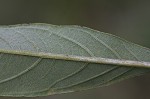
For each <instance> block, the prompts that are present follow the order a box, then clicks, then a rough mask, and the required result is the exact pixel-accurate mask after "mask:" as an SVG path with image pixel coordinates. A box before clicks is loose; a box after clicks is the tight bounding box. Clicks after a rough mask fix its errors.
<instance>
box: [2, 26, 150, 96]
mask: <svg viewBox="0 0 150 99" xmlns="http://www.w3.org/2000/svg"><path fill="white" fill-rule="evenodd" d="M0 53H2V54H1V59H0V72H1V75H0V95H1V96H43V95H49V94H58V93H64V92H70V91H78V90H85V89H89V88H95V87H100V86H105V85H107V84H110V83H112V82H116V81H120V80H122V79H125V78H129V77H130V76H137V75H141V74H143V73H147V72H149V67H150V63H149V62H150V58H149V57H150V50H149V49H147V48H144V47H141V46H139V45H136V44H133V43H130V42H127V41H125V40H123V39H120V38H118V37H116V36H113V35H111V34H107V33H103V32H99V31H95V30H92V29H89V28H85V27H79V26H55V25H47V24H30V25H19V26H18V25H17V26H7V27H0ZM138 66H140V68H139V67H138ZM16 83H17V85H16Z"/></svg>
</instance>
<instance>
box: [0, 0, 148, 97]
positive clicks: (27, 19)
mask: <svg viewBox="0 0 150 99" xmlns="http://www.w3.org/2000/svg"><path fill="white" fill-rule="evenodd" d="M22 23H49V24H56V25H63V24H67V25H70V24H75V25H81V26H87V27H90V28H93V29H96V30H100V31H104V32H108V33H112V34H115V35H118V36H120V37H122V38H125V39H126V40H128V41H132V42H134V43H137V44H140V45H143V46H146V47H149V48H150V0H147V1H146V0H0V25H10V24H22ZM0 99H16V98H8V97H7V98H6V97H5V98H4V97H0ZM17 99H20V98H17ZM21 99H24V98H21ZM25 99H26V98H25ZM29 99H150V74H147V75H143V76H140V77H135V78H132V79H129V80H125V81H123V82H120V83H116V84H113V85H111V86H108V87H103V88H97V89H92V90H87V91H82V92H75V93H68V94H61V95H52V96H48V97H36V98H29Z"/></svg>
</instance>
